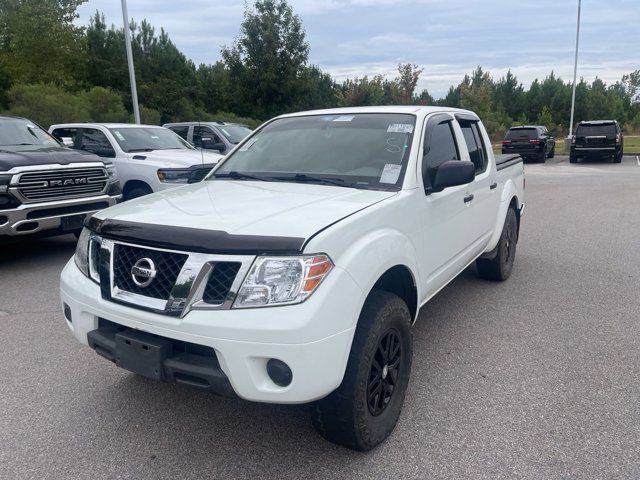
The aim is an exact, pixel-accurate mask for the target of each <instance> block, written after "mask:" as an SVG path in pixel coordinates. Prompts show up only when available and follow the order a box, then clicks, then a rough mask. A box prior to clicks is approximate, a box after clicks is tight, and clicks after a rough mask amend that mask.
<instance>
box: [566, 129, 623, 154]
mask: <svg viewBox="0 0 640 480" xmlns="http://www.w3.org/2000/svg"><path fill="white" fill-rule="evenodd" d="M623 151H624V137H623V135H622V130H621V129H620V125H619V124H618V122H617V121H615V120H595V121H590V122H580V123H579V124H578V128H576V134H575V135H574V136H573V137H572V139H571V155H570V157H569V161H570V162H571V163H577V162H578V160H580V159H585V158H601V159H602V158H607V159H609V158H610V159H612V160H613V162H614V163H620V162H621V161H622V154H623Z"/></svg>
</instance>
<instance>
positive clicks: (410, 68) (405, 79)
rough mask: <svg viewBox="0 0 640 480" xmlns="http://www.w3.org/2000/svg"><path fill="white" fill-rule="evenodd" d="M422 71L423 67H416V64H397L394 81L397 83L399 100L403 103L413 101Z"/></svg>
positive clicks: (408, 103) (407, 103) (406, 103)
mask: <svg viewBox="0 0 640 480" xmlns="http://www.w3.org/2000/svg"><path fill="white" fill-rule="evenodd" d="M422 72H424V68H418V65H412V64H410V63H405V64H402V63H401V64H398V76H397V77H396V80H395V82H396V84H397V85H398V89H399V91H400V97H401V102H402V103H403V104H404V105H410V104H411V103H413V94H414V92H415V90H416V87H417V86H418V81H419V80H420V75H421V74H422Z"/></svg>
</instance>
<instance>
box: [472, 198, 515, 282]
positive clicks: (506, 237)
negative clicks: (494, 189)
mask: <svg viewBox="0 0 640 480" xmlns="http://www.w3.org/2000/svg"><path fill="white" fill-rule="evenodd" d="M517 243H518V219H517V217H516V212H515V210H514V209H513V208H509V210H508V211H507V218H506V219H505V221H504V227H502V235H500V240H499V242H498V247H497V249H498V253H497V255H496V256H495V257H494V258H493V259H491V260H489V259H487V258H479V259H478V260H476V268H477V269H478V275H480V277H481V278H484V279H485V280H493V281H499V282H503V281H505V280H506V279H507V278H509V277H510V276H511V271H512V270H513V263H514V261H515V258H516V245H517Z"/></svg>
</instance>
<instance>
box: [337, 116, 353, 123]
mask: <svg viewBox="0 0 640 480" xmlns="http://www.w3.org/2000/svg"><path fill="white" fill-rule="evenodd" d="M354 118H355V117H354V116H353V115H340V116H339V117H336V118H335V119H334V120H333V121H334V122H350V121H351V120H353V119H354Z"/></svg>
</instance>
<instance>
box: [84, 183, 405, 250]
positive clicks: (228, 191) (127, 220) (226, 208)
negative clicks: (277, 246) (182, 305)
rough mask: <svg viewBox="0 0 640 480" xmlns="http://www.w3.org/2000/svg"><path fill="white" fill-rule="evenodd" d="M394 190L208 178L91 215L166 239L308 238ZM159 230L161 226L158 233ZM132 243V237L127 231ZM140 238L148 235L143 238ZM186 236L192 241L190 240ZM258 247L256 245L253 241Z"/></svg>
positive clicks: (121, 226) (253, 240)
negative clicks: (182, 235) (186, 233)
mask: <svg viewBox="0 0 640 480" xmlns="http://www.w3.org/2000/svg"><path fill="white" fill-rule="evenodd" d="M394 195H396V192H384V191H373V190H357V189H352V188H345V187H334V186H326V185H310V184H299V183H279V182H259V181H233V180H212V181H204V182H200V183H197V184H194V185H187V186H184V187H180V188H175V189H171V190H166V191H163V192H158V193H155V194H152V195H149V196H146V197H142V198H139V199H136V200H133V201H130V202H126V203H122V204H119V205H116V206H114V207H111V208H109V209H107V210H103V211H101V212H99V213H97V214H96V215H95V217H96V219H97V220H98V221H99V220H105V222H103V223H105V224H107V223H109V224H111V225H115V226H116V227H115V228H114V229H113V230H112V231H114V232H119V233H122V232H123V230H127V225H129V226H133V229H131V230H129V232H134V231H135V232H139V233H143V232H145V230H146V231H147V232H151V231H153V232H154V236H156V237H157V236H169V235H170V234H174V233H177V234H178V236H180V235H179V230H180V229H185V231H186V230H189V231H191V232H193V235H195V236H197V237H199V238H201V237H202V236H204V237H206V235H205V234H206V232H210V233H211V235H210V237H211V238H212V237H214V236H215V235H216V234H221V233H222V234H224V236H225V238H227V237H228V236H231V237H232V238H227V240H228V242H227V243H233V242H232V240H233V238H236V239H238V240H242V239H247V238H251V239H252V243H253V244H255V243H256V242H255V239H258V238H265V239H271V240H273V239H274V238H278V237H287V238H295V239H298V240H305V239H309V238H310V237H311V236H313V235H314V234H315V233H317V232H318V231H320V230H322V229H324V228H325V227H327V226H329V225H331V224H333V223H335V222H338V221H340V220H341V219H343V218H345V217H347V216H349V215H351V214H353V213H355V212H357V211H359V210H362V209H365V208H367V207H369V206H371V205H373V204H375V203H377V202H380V201H383V200H385V199H387V198H390V197H392V196H394ZM162 227H166V229H165V231H164V233H163V229H162ZM131 235H132V237H133V238H132V239H135V235H134V234H133V233H131ZM144 236H145V238H146V237H147V236H148V235H147V234H146V233H145V234H144ZM192 238H195V237H193V236H192ZM258 243H259V242H258Z"/></svg>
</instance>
